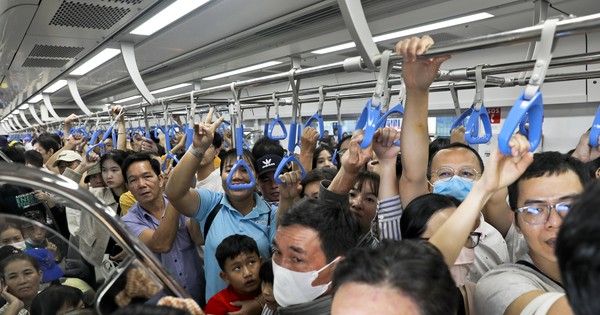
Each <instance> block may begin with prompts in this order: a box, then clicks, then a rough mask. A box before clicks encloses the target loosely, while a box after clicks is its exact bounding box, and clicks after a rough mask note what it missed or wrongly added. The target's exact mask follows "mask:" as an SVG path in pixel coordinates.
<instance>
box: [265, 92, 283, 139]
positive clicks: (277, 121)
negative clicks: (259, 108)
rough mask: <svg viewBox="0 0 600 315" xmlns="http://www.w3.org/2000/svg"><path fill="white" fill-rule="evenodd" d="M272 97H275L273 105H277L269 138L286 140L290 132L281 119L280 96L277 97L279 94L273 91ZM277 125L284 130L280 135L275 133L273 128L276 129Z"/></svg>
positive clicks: (268, 132) (269, 130) (269, 128)
mask: <svg viewBox="0 0 600 315" xmlns="http://www.w3.org/2000/svg"><path fill="white" fill-rule="evenodd" d="M272 98H273V106H274V107H275V118H273V121H271V123H270V124H269V127H268V131H267V137H269V139H271V140H285V139H286V138H287V136H288V132H287V129H286V128H285V124H284V123H283V120H282V119H281V117H279V98H277V95H276V93H275V92H273V95H272ZM277 125H278V126H279V127H280V128H281V130H282V131H283V135H280V136H275V135H273V130H274V129H275V126H277Z"/></svg>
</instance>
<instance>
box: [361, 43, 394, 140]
mask: <svg viewBox="0 0 600 315" xmlns="http://www.w3.org/2000/svg"><path fill="white" fill-rule="evenodd" d="M391 53H392V52H391V50H385V51H384V52H383V53H381V64H380V69H379V75H378V76H377V84H376V85H375V92H374V93H373V97H371V98H370V99H369V100H368V101H367V104H366V105H365V107H364V108H363V110H362V112H361V114H360V117H359V118H358V122H357V123H356V130H361V129H364V130H365V133H364V138H363V140H362V142H361V143H360V147H361V148H363V149H366V148H368V147H369V146H370V145H371V141H372V140H373V135H374V134H375V131H376V130H377V123H378V121H379V116H380V114H381V99H382V98H383V97H384V96H385V89H387V85H388V78H389V76H390V72H391V69H392V67H390V55H391Z"/></svg>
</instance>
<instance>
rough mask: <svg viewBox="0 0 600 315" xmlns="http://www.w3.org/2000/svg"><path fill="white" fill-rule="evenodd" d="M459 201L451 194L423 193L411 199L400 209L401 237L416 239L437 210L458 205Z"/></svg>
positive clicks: (423, 231) (425, 228)
mask: <svg viewBox="0 0 600 315" xmlns="http://www.w3.org/2000/svg"><path fill="white" fill-rule="evenodd" d="M459 205H460V201H459V200H458V199H456V198H454V197H452V196H446V195H440V194H425V195H421V196H419V197H417V198H415V199H413V200H412V201H411V202H410V203H409V204H408V205H407V206H406V208H405V209H404V211H402V217H401V218H400V233H401V234H402V239H403V240H404V239H418V238H420V237H421V235H423V233H425V231H426V230H427V222H428V221H429V219H431V217H432V216H433V215H434V214H435V213H436V212H438V211H440V210H443V209H447V208H451V207H454V208H456V207H458V206H459Z"/></svg>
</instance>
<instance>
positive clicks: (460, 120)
mask: <svg viewBox="0 0 600 315" xmlns="http://www.w3.org/2000/svg"><path fill="white" fill-rule="evenodd" d="M472 113H473V107H469V109H467V110H466V111H464V112H463V113H462V114H460V116H458V118H457V119H456V120H455V121H454V122H453V123H452V125H450V131H452V130H454V129H456V128H458V127H460V126H464V125H466V121H465V120H468V119H467V118H468V117H470V116H471V114H472Z"/></svg>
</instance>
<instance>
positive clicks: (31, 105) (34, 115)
mask: <svg viewBox="0 0 600 315" xmlns="http://www.w3.org/2000/svg"><path fill="white" fill-rule="evenodd" d="M29 112H30V113H31V116H32V117H33V119H35V121H37V123H38V124H40V125H43V124H44V122H43V121H42V120H41V119H40V117H39V116H38V115H37V113H36V112H35V105H34V104H29Z"/></svg>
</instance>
